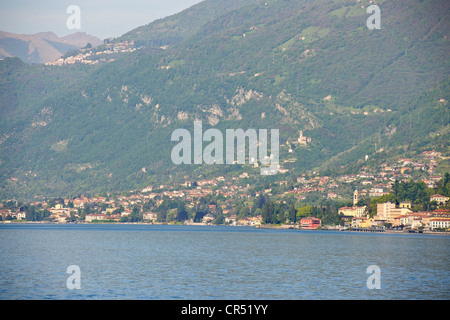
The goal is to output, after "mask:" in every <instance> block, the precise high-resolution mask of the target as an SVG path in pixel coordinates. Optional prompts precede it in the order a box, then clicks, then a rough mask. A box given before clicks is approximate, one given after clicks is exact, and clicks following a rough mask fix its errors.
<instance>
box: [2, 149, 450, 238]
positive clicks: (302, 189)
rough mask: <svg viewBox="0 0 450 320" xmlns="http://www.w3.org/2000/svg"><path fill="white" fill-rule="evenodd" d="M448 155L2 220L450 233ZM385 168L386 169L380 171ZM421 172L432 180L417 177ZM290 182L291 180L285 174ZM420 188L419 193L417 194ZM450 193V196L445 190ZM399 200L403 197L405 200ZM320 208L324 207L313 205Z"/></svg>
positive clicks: (55, 205)
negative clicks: (442, 168)
mask: <svg viewBox="0 0 450 320" xmlns="http://www.w3.org/2000/svg"><path fill="white" fill-rule="evenodd" d="M439 159H446V158H445V157H443V156H442V154H441V153H439V152H436V151H434V150H432V151H424V152H422V153H421V154H420V156H419V157H417V159H414V160H413V159H405V158H399V159H397V160H396V162H395V163H382V164H381V165H380V167H379V168H376V169H375V168H373V169H371V168H370V167H369V166H366V165H364V164H363V165H362V166H361V168H360V172H359V173H358V174H352V175H342V176H337V177H330V176H324V175H320V174H319V173H315V172H313V173H311V174H302V175H301V176H298V177H291V179H289V180H281V181H277V182H275V183H273V184H270V185H268V186H267V185H266V186H264V187H260V188H255V187H251V186H250V184H249V183H247V182H248V181H249V180H248V179H249V178H250V174H249V173H245V172H244V173H242V174H240V175H238V176H234V177H223V176H219V177H216V178H212V179H202V180H198V181H185V182H183V183H180V184H166V185H158V186H147V187H145V188H143V189H140V190H132V191H129V192H123V193H120V194H102V195H97V196H83V195H81V196H79V197H73V198H65V199H63V198H55V199H48V200H42V201H33V202H30V203H22V202H20V201H17V200H14V199H9V200H4V201H2V202H1V203H0V218H1V222H2V223H14V222H16V223H24V222H48V223H152V224H167V223H169V224H184V225H230V226H253V227H260V228H269V227H270V228H290V229H308V230H311V229H322V230H354V231H368V232H386V231H404V232H417V233H423V232H425V233H426V232H436V231H440V232H446V233H447V232H448V231H449V230H450V210H449V204H450V201H449V196H448V194H439V193H435V192H436V191H437V190H438V189H439V188H441V190H446V192H448V191H449V190H448V189H449V188H448V186H450V182H449V181H448V180H449V174H448V173H446V174H445V175H444V176H441V175H439V174H437V173H436V171H435V170H436V166H437V161H438V160H439ZM380 168H381V170H380ZM417 172H420V173H421V176H422V177H423V176H424V175H425V176H426V177H427V179H424V178H421V179H416V180H417V182H414V181H415V179H414V178H413V177H414V176H415V175H416V174H417ZM284 177H286V175H285V176H284ZM402 184H404V186H405V188H406V187H408V188H410V189H411V188H416V187H418V188H419V189H420V188H422V190H419V191H420V192H422V193H421V195H420V201H419V200H418V199H419V198H418V197H419V196H417V197H416V198H415V199H403V200H402V201H398V200H394V193H396V192H397V193H398V190H399V188H400V187H402ZM419 191H414V194H416V193H418V192H419ZM443 193H445V192H443ZM396 199H399V198H398V197H397V198H396ZM314 203H320V205H317V204H314Z"/></svg>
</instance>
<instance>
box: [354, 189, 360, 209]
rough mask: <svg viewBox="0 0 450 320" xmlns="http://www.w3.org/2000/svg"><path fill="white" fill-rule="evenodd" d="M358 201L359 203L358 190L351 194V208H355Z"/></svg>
mask: <svg viewBox="0 0 450 320" xmlns="http://www.w3.org/2000/svg"><path fill="white" fill-rule="evenodd" d="M358 201H359V193H358V190H355V192H353V206H356V204H357V203H358Z"/></svg>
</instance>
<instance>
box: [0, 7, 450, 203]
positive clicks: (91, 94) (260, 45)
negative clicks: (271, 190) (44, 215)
mask: <svg viewBox="0 0 450 320" xmlns="http://www.w3.org/2000/svg"><path fill="white" fill-rule="evenodd" d="M208 3H209V4H217V2H214V1H209V2H208ZM369 3H370V2H369V1H362V2H360V3H354V2H353V1H333V2H330V1H325V0H323V1H316V2H302V3H299V2H296V1H285V0H283V1H281V0H279V1H271V2H261V1H249V3H248V4H246V5H245V6H242V7H239V8H237V9H232V10H228V11H226V12H223V13H222V14H218V15H216V16H214V17H211V19H209V20H208V19H206V20H207V22H206V23H203V22H202V23H199V26H198V27H197V28H194V29H195V31H194V32H192V33H190V34H189V35H187V34H186V36H185V38H183V39H178V40H177V41H176V42H174V43H172V44H170V43H167V42H164V41H163V42H158V41H153V40H155V39H157V38H155V37H153V33H151V32H150V33H149V36H148V38H147V39H144V40H149V39H150V40H151V41H150V42H147V43H144V42H141V43H139V41H138V40H139V39H137V38H133V37H131V36H130V35H131V34H133V33H130V34H129V35H128V36H127V37H128V38H122V39H118V40H117V43H116V45H122V42H121V41H125V40H127V41H129V42H130V43H131V42H132V41H134V40H136V42H137V43H135V44H134V46H135V47H136V48H137V50H136V51H134V52H131V53H126V54H118V55H117V56H113V59H109V58H108V59H105V62H104V63H100V64H98V65H96V66H84V65H70V66H49V67H45V66H25V65H21V64H20V63H19V62H18V61H16V60H14V59H8V60H6V59H5V61H3V62H2V63H1V64H0V71H1V73H2V75H4V79H3V80H2V81H0V88H2V91H1V94H2V105H1V108H0V111H1V113H0V114H3V115H4V117H3V119H2V123H1V124H2V126H0V127H1V128H2V131H1V132H0V135H1V141H2V143H1V144H0V148H1V150H2V152H3V155H2V156H1V158H0V161H2V168H1V169H0V177H1V181H3V184H2V186H1V189H0V193H1V194H3V196H4V197H6V196H8V195H12V194H15V195H20V194H21V195H23V196H30V195H49V194H62V193H63V194H80V193H83V192H104V191H111V190H114V191H119V190H129V189H132V188H135V187H136V188H139V187H142V186H145V185H151V184H154V183H158V182H160V181H173V180H180V179H181V180H182V179H188V178H186V177H185V176H189V179H198V178H199V177H204V176H208V175H225V174H237V173H240V172H243V171H248V172H253V169H252V168H251V167H250V166H246V165H244V166H221V167H220V166H174V165H173V164H171V162H170V149H171V147H173V145H174V144H173V143H171V141H170V140H171V139H170V134H171V132H172V131H173V130H175V129H177V128H180V127H181V128H188V129H189V130H191V128H192V125H193V121H194V120H195V119H198V120H202V121H203V124H204V126H205V129H206V128H209V127H214V128H217V129H219V130H226V129H227V128H242V129H246V128H266V129H271V128H278V129H279V130H280V159H282V161H283V163H282V167H283V169H286V170H288V171H287V172H288V173H287V174H288V175H298V174H301V173H303V172H307V171H310V170H318V169H320V170H325V171H336V172H343V171H345V170H347V171H349V170H350V171H351V170H352V166H354V165H355V164H357V163H358V161H359V160H360V159H363V157H364V156H365V155H366V154H368V155H370V158H376V156H377V154H379V155H382V154H381V153H377V151H378V150H380V149H382V148H384V150H390V149H391V148H396V147H397V146H401V145H406V147H407V148H409V150H412V151H414V150H419V149H420V148H424V147H426V146H438V147H439V148H440V149H442V150H440V151H445V152H448V147H446V145H445V143H443V142H442V141H443V140H442V139H444V138H445V137H447V136H448V131H446V128H448V125H449V124H448V121H445V122H444V121H443V120H444V119H445V115H446V114H447V113H446V112H448V107H447V105H446V104H445V103H438V102H439V101H440V99H443V100H444V101H448V99H449V97H448V95H446V94H445V93H446V90H447V88H448V71H449V63H448V59H445V54H444V53H445V52H446V50H448V48H449V43H448V40H447V39H446V38H445V36H446V33H445V31H446V30H447V25H448V22H445V21H444V20H443V18H442V17H443V16H444V15H445V12H447V11H448V10H449V5H448V4H447V2H445V1H437V2H431V1H424V2H408V3H403V2H402V3H399V2H392V1H390V2H389V1H383V2H380V6H382V8H383V12H384V14H383V16H382V17H383V21H384V22H383V26H384V28H385V29H383V28H382V29H381V30H367V28H366V27H365V22H366V19H367V17H368V15H367V14H366V13H365V10H364V8H365V6H367V5H369ZM361 6H362V7H363V8H361ZM200 8H201V7H200ZM213 11H214V10H213ZM187 12H189V10H188V11H187ZM206 12H208V10H206V11H204V12H203V14H205V13H206ZM217 12H220V10H217ZM420 12H430V13H429V14H430V17H428V16H426V17H424V18H423V19H422V20H418V19H417V17H419V16H420ZM182 14H183V13H180V14H179V15H182ZM178 18H179V16H178ZM411 18H412V21H413V22H414V21H416V24H419V22H420V25H418V26H417V27H416V25H415V24H414V23H413V25H412V26H410V28H404V29H402V28H399V29H397V28H398V26H399V25H406V24H407V22H408V21H410V19H411ZM172 19H174V18H172ZM186 19H187V18H186ZM203 19H204V17H203ZM168 20H169V21H171V20H170V19H169V18H168ZM168 20H164V19H163V20H161V21H158V22H155V23H154V24H149V25H147V26H146V28H152V26H155V28H157V26H158V25H159V24H160V23H161V22H162V21H168ZM187 20H189V19H187ZM175 21H176V20H175ZM417 21H418V22H417ZM436 21H441V22H440V23H435V22H436ZM436 26H438V27H436ZM174 28H175V29H176V27H174ZM144 29H145V28H144ZM135 30H139V28H138V29H135ZM155 32H156V31H155ZM158 32H159V31H158ZM158 32H156V33H155V34H158ZM164 32H165V31H164ZM164 32H163V33H162V34H167V33H164ZM412 32H413V33H414V34H415V35H416V37H415V38H413V40H411V42H410V43H409V45H405V43H406V41H403V39H404V38H407V37H410V36H411V35H410V34H411V33H412ZM159 34H161V33H159ZM159 39H160V40H161V39H163V38H159ZM141 40H142V39H141ZM166 46H167V47H166ZM99 50H100V49H99ZM102 50H103V49H102ZM406 51H407V52H406ZM96 56H97V54H96ZM99 56H101V55H99ZM108 57H110V56H108ZM23 88H26V89H27V92H28V93H27V94H26V95H19V94H18V92H20V90H23ZM433 90H434V91H433ZM432 92H434V93H432ZM409 114H411V118H410V119H408V121H405V117H407V116H409ZM300 130H303V133H304V135H306V136H308V137H311V143H309V144H307V145H296V144H294V143H293V142H294V141H296V140H297V138H298V134H299V131H300ZM437 133H442V134H443V136H438V135H437ZM423 137H427V138H426V140H424V141H427V143H426V144H421V143H420V141H421V140H420V139H422V138H423ZM424 139H425V138H424ZM444 141H445V139H444ZM289 145H290V147H291V148H289ZM446 148H447V149H446ZM7 150H8V152H6V151H7ZM290 150H291V151H290ZM445 152H444V153H445ZM384 156H385V154H384ZM11 177H15V178H17V181H15V182H11V181H10V180H9V179H11ZM279 177H280V178H281V179H283V178H286V174H284V175H283V174H281V175H280V176H279ZM273 178H274V179H275V178H276V177H273ZM262 181H265V180H264V179H262V178H261V182H262Z"/></svg>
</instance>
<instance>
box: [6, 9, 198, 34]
mask: <svg viewBox="0 0 450 320" xmlns="http://www.w3.org/2000/svg"><path fill="white" fill-rule="evenodd" d="M201 1H202V0H125V1H124V0H70V1H66V0H8V1H5V0H0V30H1V31H7V32H12V33H19V34H33V33H37V32H46V31H52V32H54V33H55V34H56V35H58V36H65V35H68V34H71V33H74V32H78V31H81V32H86V33H88V34H91V35H93V36H97V37H99V38H101V39H105V38H108V37H118V36H120V35H122V34H124V33H126V32H128V31H130V30H132V29H134V28H136V27H139V26H142V25H145V24H148V23H150V22H152V21H154V20H156V19H159V18H164V17H166V16H169V15H172V14H175V13H178V12H180V11H182V10H184V9H186V8H188V7H190V6H192V5H194V4H196V3H199V2H201ZM70 5H77V6H78V7H79V8H80V21H81V29H79V30H77V29H74V30H69V29H68V28H67V26H66V21H67V19H68V18H69V16H70V14H68V13H66V11H67V8H68V7H69V6H70Z"/></svg>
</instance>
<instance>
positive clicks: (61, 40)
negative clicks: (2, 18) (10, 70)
mask: <svg viewBox="0 0 450 320" xmlns="http://www.w3.org/2000/svg"><path fill="white" fill-rule="evenodd" d="M88 43H90V44H91V45H92V46H98V45H100V44H102V43H103V41H101V40H100V39H99V38H97V37H94V36H92V35H89V34H86V33H85V32H76V33H73V34H69V35H67V36H63V37H58V36H57V35H56V34H54V33H53V32H38V33H35V34H16V33H11V32H5V31H0V58H1V59H4V58H6V57H18V58H20V59H21V60H22V61H24V62H27V63H45V62H51V61H54V60H56V59H58V58H60V57H61V56H63V55H64V54H66V53H67V52H69V51H73V50H76V49H79V48H82V47H85V46H86V45H87V44H88Z"/></svg>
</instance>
